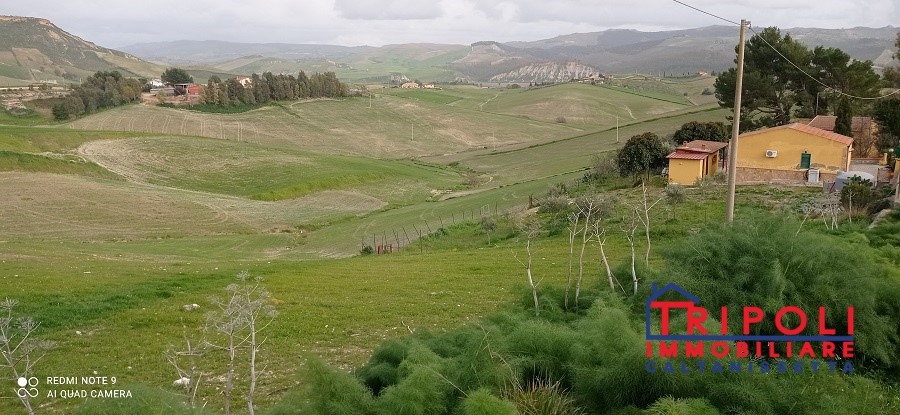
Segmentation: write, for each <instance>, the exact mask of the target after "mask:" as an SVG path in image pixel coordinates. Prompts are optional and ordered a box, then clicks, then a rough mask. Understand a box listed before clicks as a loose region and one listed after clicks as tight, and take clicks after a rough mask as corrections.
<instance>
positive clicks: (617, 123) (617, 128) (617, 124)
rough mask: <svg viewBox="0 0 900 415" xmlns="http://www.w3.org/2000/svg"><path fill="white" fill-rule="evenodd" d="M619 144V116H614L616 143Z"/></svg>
mask: <svg viewBox="0 0 900 415" xmlns="http://www.w3.org/2000/svg"><path fill="white" fill-rule="evenodd" d="M618 142H619V116H618V115H616V143H618Z"/></svg>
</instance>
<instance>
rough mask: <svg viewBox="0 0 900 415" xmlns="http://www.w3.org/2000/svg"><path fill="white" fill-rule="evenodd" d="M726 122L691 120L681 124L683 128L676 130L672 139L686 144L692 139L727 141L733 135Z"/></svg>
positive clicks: (677, 142) (676, 142)
mask: <svg viewBox="0 0 900 415" xmlns="http://www.w3.org/2000/svg"><path fill="white" fill-rule="evenodd" d="M730 136H731V134H730V133H729V131H728V129H727V128H726V127H725V123H723V122H719V121H715V122H699V121H690V122H687V123H684V124H682V125H681V128H679V129H678V130H676V131H675V135H673V136H672V140H674V141H675V144H684V143H686V142H688V141H692V140H707V141H720V142H727V141H728V140H729V139H730V138H731V137H730Z"/></svg>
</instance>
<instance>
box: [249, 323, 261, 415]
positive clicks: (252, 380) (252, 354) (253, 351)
mask: <svg viewBox="0 0 900 415" xmlns="http://www.w3.org/2000/svg"><path fill="white" fill-rule="evenodd" d="M251 313H252V312H251ZM258 350H259V345H257V344H256V316H255V315H253V314H251V316H250V389H249V390H247V411H248V412H249V414H250V415H254V410H253V394H254V393H255V392H256V376H257V375H256V352H257V351H258Z"/></svg>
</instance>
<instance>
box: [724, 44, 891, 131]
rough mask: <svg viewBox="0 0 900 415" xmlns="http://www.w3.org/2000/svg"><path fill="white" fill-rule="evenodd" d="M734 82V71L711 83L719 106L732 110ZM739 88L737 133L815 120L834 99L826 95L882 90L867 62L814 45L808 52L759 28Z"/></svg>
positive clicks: (746, 56)
mask: <svg viewBox="0 0 900 415" xmlns="http://www.w3.org/2000/svg"><path fill="white" fill-rule="evenodd" d="M776 50H777V52H776ZM795 65H796V66H795ZM801 69H802V71H801ZM804 72H805V73H804ZM807 75H809V76H807ZM810 77H813V78H815V79H816V80H818V81H821V83H819V82H817V81H816V80H814V79H811V78H810ZM735 81H736V71H735V69H730V70H728V71H726V72H723V73H722V74H721V75H719V77H718V78H716V83H715V88H716V98H718V100H719V105H721V106H723V107H726V108H734V91H735V84H736V82H735ZM743 83H744V85H743V94H742V97H741V120H740V129H741V131H747V130H753V129H758V128H762V127H773V126H776V125H784V124H787V123H789V122H791V117H792V116H796V117H811V116H814V115H816V114H817V113H819V112H821V111H820V109H821V108H823V107H825V108H827V107H828V105H829V102H828V100H829V99H831V98H832V97H833V96H834V97H836V96H837V94H834V93H829V92H828V91H837V92H843V93H846V94H852V95H856V96H866V97H874V96H876V95H877V93H878V90H879V88H880V87H881V81H880V78H879V76H878V74H876V73H875V71H874V69H873V67H872V62H871V61H856V60H853V59H852V58H850V55H848V54H846V53H845V52H843V51H842V50H840V49H836V48H824V47H821V46H819V47H816V48H815V50H813V51H810V50H809V49H808V48H806V46H804V45H802V44H801V43H800V42H798V41H796V40H794V39H793V38H791V36H790V35H789V34H785V35H784V36H782V35H781V32H780V31H779V30H778V28H775V27H769V28H766V29H763V30H762V31H760V32H759V33H757V34H756V35H754V36H753V37H751V38H750V40H749V41H748V42H747V45H746V49H745V53H744V79H743ZM823 83H824V84H825V85H828V87H827V88H826V87H825V86H823V85H822V84H823ZM817 97H818V100H819V106H818V108H817V107H816V99H817ZM857 105H858V104H857ZM855 110H856V111H857V112H860V111H861V110H862V108H855Z"/></svg>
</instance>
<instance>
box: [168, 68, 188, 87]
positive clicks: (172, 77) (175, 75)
mask: <svg viewBox="0 0 900 415" xmlns="http://www.w3.org/2000/svg"><path fill="white" fill-rule="evenodd" d="M160 79H162V81H163V82H166V83H169V84H189V83H193V82H194V78H193V77H192V76H191V75H190V74H188V73H187V71H185V70H184V69H181V68H168V69H166V70H165V72H163V73H162V76H160Z"/></svg>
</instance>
